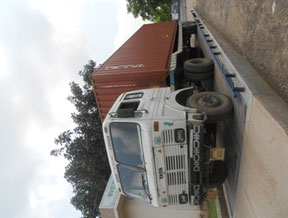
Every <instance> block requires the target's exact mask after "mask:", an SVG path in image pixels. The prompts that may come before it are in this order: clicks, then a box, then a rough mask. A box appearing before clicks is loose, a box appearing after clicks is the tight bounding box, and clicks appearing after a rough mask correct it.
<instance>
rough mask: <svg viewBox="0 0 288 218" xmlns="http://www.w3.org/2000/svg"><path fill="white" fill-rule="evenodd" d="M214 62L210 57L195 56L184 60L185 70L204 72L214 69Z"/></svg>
mask: <svg viewBox="0 0 288 218" xmlns="http://www.w3.org/2000/svg"><path fill="white" fill-rule="evenodd" d="M213 67H214V63H213V60H212V59H210V58H193V59H190V60H187V61H185V62H184V70H186V71H188V72H191V73H203V72H210V71H212V70H213Z"/></svg>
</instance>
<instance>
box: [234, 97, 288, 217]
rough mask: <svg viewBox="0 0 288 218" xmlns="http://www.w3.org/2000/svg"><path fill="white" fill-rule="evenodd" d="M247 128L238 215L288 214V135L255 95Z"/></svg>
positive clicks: (236, 211) (236, 205)
mask: <svg viewBox="0 0 288 218" xmlns="http://www.w3.org/2000/svg"><path fill="white" fill-rule="evenodd" d="M249 113H250V117H251V118H250V119H249V121H248V123H247V125H246V129H245V139H244V143H243V149H242V160H241V170H240V173H239V180H238V189H237V195H236V200H235V208H234V217H235V218H242V217H245V218H249V217H251V218H284V217H287V214H288V207H287V202H288V186H287V181H288V170H287V169H288V135H287V132H285V130H284V129H283V128H282V126H281V125H279V123H278V122H277V121H276V120H275V119H274V117H273V116H272V115H271V114H270V113H269V112H268V111H267V110H266V109H265V106H264V105H263V99H262V98H261V97H258V96H257V97H255V98H254V99H253V103H252V105H251V107H250V111H249Z"/></svg>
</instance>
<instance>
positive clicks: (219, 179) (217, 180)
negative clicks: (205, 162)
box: [208, 160, 228, 188]
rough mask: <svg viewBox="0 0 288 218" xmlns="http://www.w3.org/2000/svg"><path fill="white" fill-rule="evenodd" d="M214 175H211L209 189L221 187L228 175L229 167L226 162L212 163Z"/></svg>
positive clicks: (217, 161)
mask: <svg viewBox="0 0 288 218" xmlns="http://www.w3.org/2000/svg"><path fill="white" fill-rule="evenodd" d="M211 167H212V173H211V174H210V175H209V185H208V187H209V188H217V187H219V186H221V185H222V184H223V183H224V182H225V180H226V178H227V175H228V172H227V166H226V164H225V162H224V161H221V160H216V161H213V162H212V163H211Z"/></svg>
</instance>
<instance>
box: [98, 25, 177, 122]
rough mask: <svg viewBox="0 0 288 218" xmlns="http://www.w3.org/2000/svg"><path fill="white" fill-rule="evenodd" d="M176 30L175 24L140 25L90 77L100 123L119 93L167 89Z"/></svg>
mask: <svg viewBox="0 0 288 218" xmlns="http://www.w3.org/2000/svg"><path fill="white" fill-rule="evenodd" d="M176 30H177V23H176V22H175V21H170V22H164V23H157V24H146V25H143V26H142V27H141V28H140V29H139V30H138V31H137V32H136V33H135V34H134V35H133V36H132V37H131V38H130V39H128V40H127V41H126V42H125V43H124V44H123V45H122V46H121V47H120V48H119V49H118V50H117V51H116V52H115V53H114V54H113V55H112V56H111V57H110V58H109V59H108V60H107V61H106V62H105V63H104V64H103V65H101V67H100V68H99V69H97V70H96V71H95V72H94V73H93V74H92V81H93V88H94V95H95V98H96V102H97V106H98V110H99V114H100V117H101V120H102V121H103V120H104V118H105V116H106V114H107V113H108V111H109V110H110V108H111V107H112V105H113V103H114V101H115V100H116V99H117V97H118V96H119V95H120V94H121V93H123V92H127V91H131V90H136V89H145V88H151V87H155V86H159V87H164V86H167V85H166V81H167V77H168V76H169V67H170V58H171V53H172V50H173V46H174V41H175V38H176Z"/></svg>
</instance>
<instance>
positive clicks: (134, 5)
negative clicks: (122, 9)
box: [127, 0, 171, 23]
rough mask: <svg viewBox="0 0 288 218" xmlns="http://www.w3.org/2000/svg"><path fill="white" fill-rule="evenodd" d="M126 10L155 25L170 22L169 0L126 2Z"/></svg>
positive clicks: (129, 0) (133, 0)
mask: <svg viewBox="0 0 288 218" xmlns="http://www.w3.org/2000/svg"><path fill="white" fill-rule="evenodd" d="M127 10H128V12H129V13H132V14H133V15H134V17H139V16H140V17H142V19H143V20H150V21H153V22H155V23H158V22H163V21H169V20H171V0H161V1H159V0H127Z"/></svg>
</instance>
